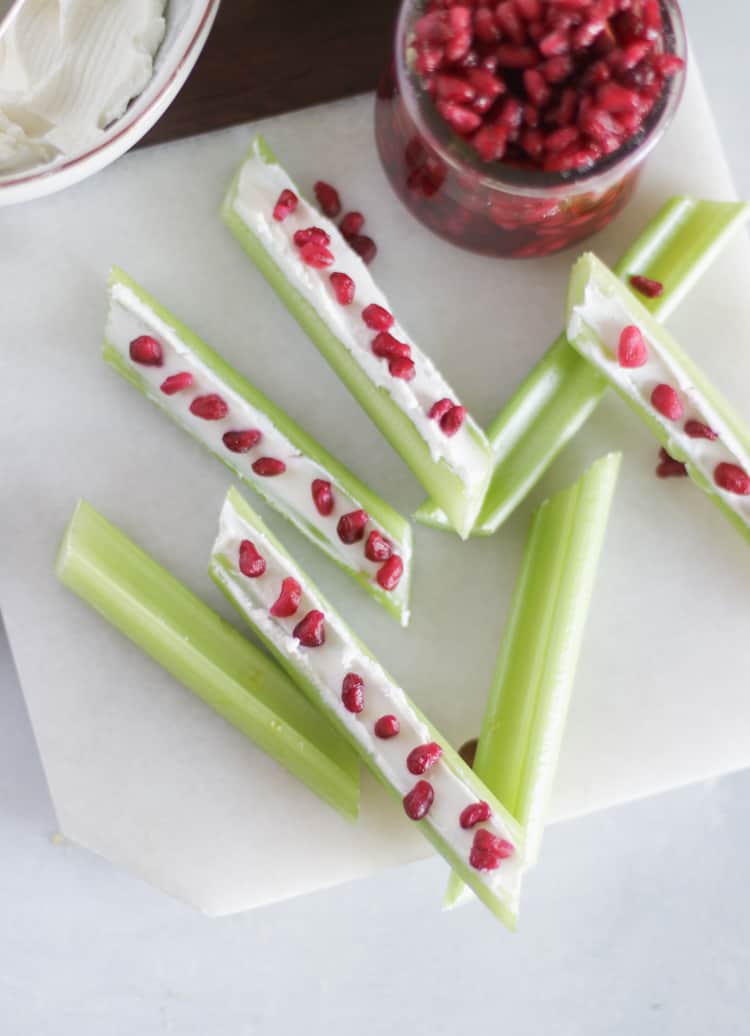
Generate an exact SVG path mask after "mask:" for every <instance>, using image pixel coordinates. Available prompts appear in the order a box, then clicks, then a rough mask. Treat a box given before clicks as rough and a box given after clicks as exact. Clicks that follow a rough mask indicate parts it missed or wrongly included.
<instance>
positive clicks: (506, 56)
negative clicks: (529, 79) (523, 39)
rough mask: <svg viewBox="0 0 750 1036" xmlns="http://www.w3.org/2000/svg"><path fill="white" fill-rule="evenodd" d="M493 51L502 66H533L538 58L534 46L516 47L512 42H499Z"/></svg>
mask: <svg viewBox="0 0 750 1036" xmlns="http://www.w3.org/2000/svg"><path fill="white" fill-rule="evenodd" d="M495 53H496V54H497V61H498V64H499V65H501V66H502V67H504V68H533V67H534V66H535V65H536V63H537V60H538V59H537V53H536V50H535V49H534V47H516V46H514V45H513V44H512V43H501V44H500V46H499V47H498V48H497V50H496V51H495ZM566 74H567V73H566ZM563 78H564V77H563Z"/></svg>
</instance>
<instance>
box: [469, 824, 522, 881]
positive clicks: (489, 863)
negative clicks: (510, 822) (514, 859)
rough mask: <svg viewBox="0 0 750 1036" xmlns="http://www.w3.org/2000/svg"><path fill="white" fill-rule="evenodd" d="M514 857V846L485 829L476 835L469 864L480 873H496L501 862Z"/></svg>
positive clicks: (480, 829)
mask: <svg viewBox="0 0 750 1036" xmlns="http://www.w3.org/2000/svg"><path fill="white" fill-rule="evenodd" d="M512 855H513V846H512V845H511V844H510V842H507V841H506V840H505V839H504V838H498V837H497V835H493V834H492V832H491V831H488V830H487V828H485V827H480V828H479V830H478V831H477V832H476V834H475V835H474V842H473V844H472V846H471V852H470V854H469V863H470V864H471V866H472V867H474V868H475V869H476V870H478V871H494V870H497V868H498V867H499V866H500V864H501V862H502V861H503V860H505V859H507V858H508V857H509V856H512Z"/></svg>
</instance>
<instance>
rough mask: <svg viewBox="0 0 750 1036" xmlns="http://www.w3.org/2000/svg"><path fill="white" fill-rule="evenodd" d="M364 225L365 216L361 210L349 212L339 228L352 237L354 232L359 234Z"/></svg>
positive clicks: (346, 235)
mask: <svg viewBox="0 0 750 1036" xmlns="http://www.w3.org/2000/svg"><path fill="white" fill-rule="evenodd" d="M364 225H365V217H364V216H363V215H362V213H361V212H347V214H346V215H345V216H344V218H343V219H342V220H341V222H340V223H339V230H340V231H341V233H342V234H343V235H344V237H351V235H352V234H358V233H359V232H360V230H361V229H362V227H363V226H364Z"/></svg>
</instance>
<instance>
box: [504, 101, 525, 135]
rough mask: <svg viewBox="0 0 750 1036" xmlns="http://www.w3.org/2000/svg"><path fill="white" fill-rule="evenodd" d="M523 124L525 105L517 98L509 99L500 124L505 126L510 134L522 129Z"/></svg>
mask: <svg viewBox="0 0 750 1036" xmlns="http://www.w3.org/2000/svg"><path fill="white" fill-rule="evenodd" d="M522 122H523V105H522V104H521V102H520V101H519V100H517V98H515V97H509V98H508V99H507V101H506V102H505V104H504V105H503V110H502V111H501V112H500V117H499V119H498V123H499V124H500V125H501V126H505V127H506V129H507V130H508V132H509V134H510V135H512V133H513V131H514V130H517V129H519V128H520V126H521V123H522Z"/></svg>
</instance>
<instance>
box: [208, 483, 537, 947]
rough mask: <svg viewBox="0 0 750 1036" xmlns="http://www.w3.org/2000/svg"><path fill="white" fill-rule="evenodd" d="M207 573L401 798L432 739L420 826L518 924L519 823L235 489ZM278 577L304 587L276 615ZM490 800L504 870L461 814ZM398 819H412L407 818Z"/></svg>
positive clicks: (491, 828)
mask: <svg viewBox="0 0 750 1036" xmlns="http://www.w3.org/2000/svg"><path fill="white" fill-rule="evenodd" d="M246 539H247V540H250V541H251V542H252V543H253V544H254V545H255V548H256V549H257V550H258V551H259V553H260V554H261V555H262V556H263V557H264V558H265V560H266V564H267V569H266V572H265V574H264V575H263V576H262V577H261V578H257V579H246V578H245V577H244V576H243V575H242V574H241V572H240V570H239V568H238V563H237V555H238V551H239V544H240V543H241V542H242V541H243V540H246ZM210 572H211V575H212V577H213V579H214V580H215V581H216V583H217V585H218V586H219V588H220V589H221V590H222V592H223V593H225V594H226V596H227V597H228V599H229V600H230V601H231V602H232V603H233V604H234V605H235V607H236V608H237V609H238V610H239V611H240V613H241V614H242V615H243V616H244V617H245V619H246V620H247V621H248V622H249V624H250V625H251V627H252V628H253V630H254V631H255V632H256V633H257V634H258V636H259V637H260V638H261V640H262V641H263V642H264V643H265V644H266V645H267V647H268V648H269V650H270V651H271V652H272V653H273V654H274V656H275V657H276V658H277V659H278V661H279V663H280V664H281V665H282V666H283V667H284V668H285V669H286V671H287V672H288V673H289V675H290V676H291V677H292V679H294V680H295V681H296V682H297V683H298V685H299V687H300V688H301V690H303V691H304V693H305V694H306V695H307V696H308V697H309V699H310V701H311V702H313V703H314V704H315V705H316V706H317V707H318V708H319V709H321V711H322V712H323V713H324V714H325V715H326V716H327V717H328V718H329V719H330V720H331V722H332V723H333V725H334V726H335V727H336V728H337V729H338V730H339V731H340V732H341V733H342V734H343V735H344V736H345V737H347V738H348V740H349V741H350V743H351V745H352V747H353V748H354V749H355V751H357V752H358V754H359V755H360V757H361V758H362V760H363V762H364V763H365V764H366V765H367V766H369V767H370V769H371V770H372V771H373V773H374V774H375V776H376V777H378V779H379V780H380V781H381V782H382V783H383V784H384V785H385V787H386V788H387V789H388V790H389V791H390V792H391V793H392V794H393V795H394V796H395V797H397V798H398V799H402V798H403V797H404V796H405V795H407V794H408V793H409V792H410V790H411V789H412V788H413V787H414V785H415V782H416V781H417V780H418V778H417V777H416V776H412V774H414V772H415V771H414V770H411V771H410V770H409V769H408V768H407V756H408V754H409V753H410V752H411V751H412V749H414V748H416V747H418V746H419V745H423V744H425V743H428V742H437V743H438V745H440V748H441V750H442V754H441V756H440V758H439V760H438V761H437V762H436V763H435V764H434V765H433V766H432V767H431V768H430V769H429V770H428V771H427V772H426V773H424V776H423V778H422V779H424V780H428V781H431V782H432V784H433V787H434V796H435V797H434V802H433V804H432V807H431V809H430V810H429V812H428V813H427V815H426V816H423V818H422V819H421V820H419V821H418V824H419V830H420V831H421V832H422V834H424V836H425V837H426V838H428V839H429V840H430V841H431V842H432V844H433V845H434V846H435V847H436V848H437V850H438V851H439V852H440V853H442V855H443V856H444V857H445V858H446V859H447V860H448V862H449V863H450V864H451V866H452V867H453V868H455V869H456V870H457V871H458V872H459V873H460V874H461V877H462V878H463V880H464V881H465V882H466V883H467V884H468V885H469V886H470V887H471V888H472V889H473V891H474V892H475V893H476V894H477V896H478V897H479V898H480V899H481V900H482V901H483V902H484V903H485V904H486V906H488V907H489V909H490V910H491V911H492V912H493V913H494V914H495V915H496V916H497V917H498V918H500V919H501V920H502V921H503V922H504V923H505V924H507V925H508V926H509V927H511V928H513V927H515V924H516V920H517V889H518V887H519V885H520V881H521V876H522V873H523V869H524V867H525V846H524V839H523V836H522V833H521V829H520V827H519V825H518V824H517V823H516V821H515V820H514V819H513V817H512V816H511V815H510V814H509V812H508V811H507V810H506V809H505V808H504V807H503V805H502V804H501V803H500V802H499V801H498V799H497V798H496V797H495V796H494V795H493V794H492V792H491V791H490V790H489V789H488V788H487V787H486V786H485V785H484V784H483V782H482V781H481V780H480V779H479V778H478V777H477V775H476V773H474V772H473V771H472V770H471V769H470V768H469V767H468V766H467V765H466V763H464V761H463V760H462V759H461V758H460V757H459V755H458V753H456V752H455V751H454V750H453V749H452V748H451V747H450V745H449V744H448V743H447V741H446V740H445V738H444V737H442V735H441V734H439V733H438V731H437V730H435V728H434V727H433V726H432V725H431V724H430V723H429V721H428V720H427V719H426V717H425V716H424V715H423V714H422V713H421V712H420V711H419V710H418V709H417V707H416V706H415V705H414V703H413V702H412V701H411V700H410V699H409V698H408V696H407V695H406V694H405V693H404V691H403V690H402V689H401V688H400V687H399V685H398V684H397V683H396V681H395V680H394V679H393V677H391V676H389V675H388V673H386V672H385V670H384V669H383V668H382V667H381V666H380V665H379V663H378V662H377V661H376V660H375V658H374V657H373V656H372V654H371V653H370V652H369V651H368V650H367V648H366V647H365V646H364V645H363V644H362V643H361V642H360V641H359V639H358V638H357V637H356V636H355V634H354V633H353V632H352V631H351V629H350V628H349V627H348V625H347V624H346V623H345V621H344V620H343V619H342V617H341V616H340V615H339V614H338V613H337V612H336V610H335V609H334V607H333V606H332V605H331V603H330V602H329V601H327V600H326V599H325V598H324V597H323V595H322V594H321V593H320V591H319V590H318V589H317V588H316V587H315V585H314V584H313V583H312V581H311V580H310V578H309V576H307V575H306V574H305V573H304V572H303V571H302V570H301V569H300V568H299V566H298V565H296V564H295V562H294V561H293V560H292V558H291V557H290V556H289V554H288V553H287V551H286V550H285V549H284V547H283V546H282V545H281V543H280V542H279V541H278V539H277V538H276V537H275V536H274V535H273V534H272V533H271V532H270V530H269V529H268V528H267V526H266V525H265V523H264V522H263V521H262V520H261V518H260V517H259V516H258V515H257V514H256V513H255V511H253V509H252V508H251V507H250V505H249V504H248V503H247V501H246V500H244V499H243V497H242V496H240V494H239V493H238V492H237V491H236V490H234V489H230V491H229V494H228V495H227V499H226V501H225V504H224V507H223V509H222V513H221V518H220V521H219V533H218V536H217V540H216V543H215V545H214V549H213V552H212V556H211V563H210ZM284 578H293V579H296V580H297V582H298V583H299V584H300V586H301V588H302V599H301V601H300V604H299V608H298V611H297V613H295V614H294V615H293V616H291V617H288V618H278V617H276V618H274V617H273V616H272V615H271V614H270V612H269V601H271V602H273V600H274V598H275V595H276V592H277V587H278V585H279V583H280V581H281V580H282V579H284ZM311 610H316V611H319V612H322V613H323V615H324V616H325V640H324V642H322V643H319V644H318V645H317V646H309V645H308V646H304V645H303V644H301V643H300V642H299V640H298V639H295V632H294V631H295V628H296V624H297V623H298V622H299V621H300V618H301V617H302V616H303V615H307V614H308V613H309V611H311ZM348 673H355V674H357V675H359V676H360V677H361V679H362V681H363V690H364V708H363V710H362V711H361V712H358V713H356V714H353V713H351V712H349V711H348V710H347V709H346V708H345V707H344V706H343V704H342V700H341V688H342V684H343V679H344V677H345V676H346V675H347V674H348ZM385 714H392V715H395V716H396V718H397V719H398V721H399V724H400V729H399V731H398V733H397V735H396V736H395V737H393V738H390V739H388V740H383V739H382V738H378V737H377V736H376V735H375V733H374V725H375V721H376V720H377V719H378V717H380V716H382V715H385ZM478 800H486V801H487V802H488V803H489V804H490V805H491V808H492V814H493V815H492V817H491V818H490V820H489V821H488V822H487V829H488V830H489V832H490V833H491V834H493V835H495V837H498V838H499V837H502V838H503V839H505V840H506V841H509V842H510V843H511V845H512V846H513V847H514V850H515V851H513V852H512V853H511V854H510V856H509V857H508V858H506V859H503V861H502V864H501V866H499V867H498V868H495V869H489V870H486V871H480V870H477V869H475V867H474V866H472V865H471V863H470V859H471V853H472V850H473V842H474V839H475V838H476V836H477V832H476V831H475V830H464V829H463V828H462V827H461V825H460V823H459V817H460V815H461V812H462V811H463V809H464V808H465V807H466V806H468V805H474V804H476V802H477V801H478ZM404 823H406V824H408V823H414V821H409V820H407V819H406V818H404Z"/></svg>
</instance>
